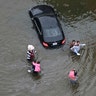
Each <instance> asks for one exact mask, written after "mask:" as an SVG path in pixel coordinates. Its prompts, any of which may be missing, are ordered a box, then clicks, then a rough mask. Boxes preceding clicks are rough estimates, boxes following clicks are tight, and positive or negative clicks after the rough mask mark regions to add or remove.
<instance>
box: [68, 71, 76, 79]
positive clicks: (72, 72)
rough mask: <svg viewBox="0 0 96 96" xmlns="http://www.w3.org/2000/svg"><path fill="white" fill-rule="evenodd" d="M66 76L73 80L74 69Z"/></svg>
mask: <svg viewBox="0 0 96 96" xmlns="http://www.w3.org/2000/svg"><path fill="white" fill-rule="evenodd" d="M68 77H69V78H70V79H71V80H75V79H76V76H75V75H74V70H71V71H70V73H69V75H68Z"/></svg>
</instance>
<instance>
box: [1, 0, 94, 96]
mask: <svg viewBox="0 0 96 96" xmlns="http://www.w3.org/2000/svg"><path fill="white" fill-rule="evenodd" d="M77 1H78V0H74V1H73V2H72V0H40V1H39V0H0V96H96V95H95V93H96V65H95V64H96V14H95V13H96V1H95V0H80V2H77ZM37 4H51V5H53V6H54V8H55V9H56V10H57V11H58V14H59V16H60V22H61V25H62V28H63V30H64V33H65V37H66V44H65V45H64V46H63V47H62V48H59V49H53V50H50V49H45V48H44V47H43V46H42V45H41V43H40V41H39V39H38V36H37V33H36V31H35V30H34V29H33V27H32V26H33V25H32V22H31V20H30V18H29V15H28V9H29V8H31V7H33V6H35V5H37ZM73 39H75V40H80V41H81V43H85V44H86V46H85V47H84V48H83V49H82V50H80V54H81V55H80V56H76V55H75V54H73V53H71V52H70V50H69V43H70V42H71V40H73ZM28 44H33V45H34V46H35V47H36V50H37V53H38V60H40V61H41V67H42V73H41V77H34V76H32V75H31V74H29V73H28V72H27V69H28V66H29V64H28V62H27V61H26V50H27V45H28ZM72 68H75V69H76V70H77V71H78V75H79V85H78V86H75V87H74V86H71V84H70V83H69V81H68V77H67V75H68V72H69V71H70V70H71V69H72Z"/></svg>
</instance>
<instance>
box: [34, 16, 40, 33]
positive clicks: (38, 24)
mask: <svg viewBox="0 0 96 96" xmlns="http://www.w3.org/2000/svg"><path fill="white" fill-rule="evenodd" d="M35 20H36V23H37V26H38V27H39V30H40V32H41V25H40V22H39V20H38V19H37V18H36V19H35Z"/></svg>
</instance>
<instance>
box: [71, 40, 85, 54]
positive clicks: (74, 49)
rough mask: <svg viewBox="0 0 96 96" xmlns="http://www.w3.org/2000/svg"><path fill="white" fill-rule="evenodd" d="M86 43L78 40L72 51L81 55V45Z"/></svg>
mask: <svg viewBox="0 0 96 96" xmlns="http://www.w3.org/2000/svg"><path fill="white" fill-rule="evenodd" d="M85 45H86V44H80V41H77V42H76V43H75V44H74V46H73V47H71V48H70V49H71V51H73V52H74V53H76V54H77V55H80V53H79V51H80V49H81V47H83V46H85Z"/></svg>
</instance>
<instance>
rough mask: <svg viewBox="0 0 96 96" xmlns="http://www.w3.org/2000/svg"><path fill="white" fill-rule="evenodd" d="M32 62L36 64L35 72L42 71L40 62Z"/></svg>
mask: <svg viewBox="0 0 96 96" xmlns="http://www.w3.org/2000/svg"><path fill="white" fill-rule="evenodd" d="M32 64H33V65H34V66H35V69H34V71H35V72H40V71H41V68H40V64H37V63H35V62H33V63H32Z"/></svg>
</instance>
